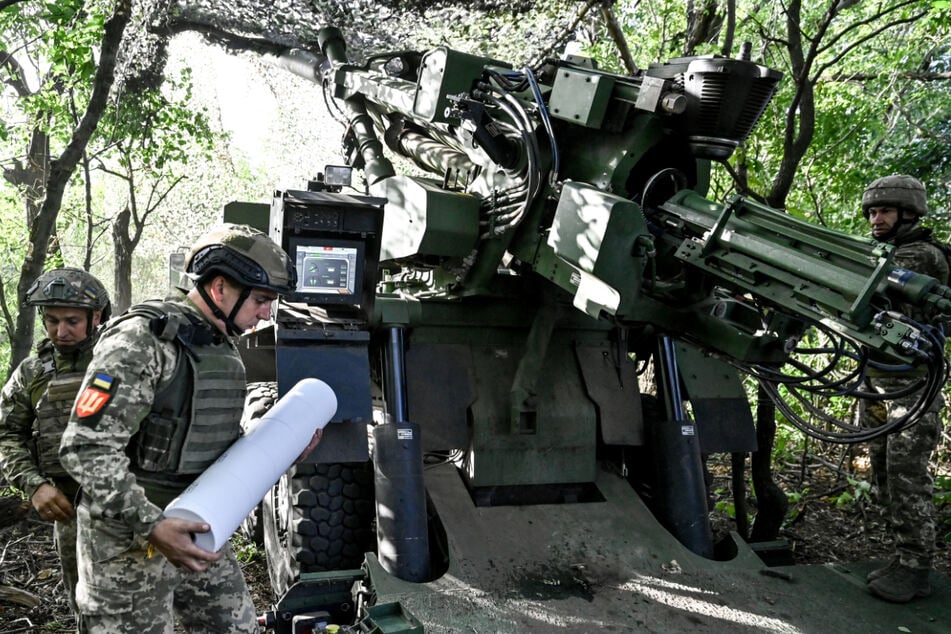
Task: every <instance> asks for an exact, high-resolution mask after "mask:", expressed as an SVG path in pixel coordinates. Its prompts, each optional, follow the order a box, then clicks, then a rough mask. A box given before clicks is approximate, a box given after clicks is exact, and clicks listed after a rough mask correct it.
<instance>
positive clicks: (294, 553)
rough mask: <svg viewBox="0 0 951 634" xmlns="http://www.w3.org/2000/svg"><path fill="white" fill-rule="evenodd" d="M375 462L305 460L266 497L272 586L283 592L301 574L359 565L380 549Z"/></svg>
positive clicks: (266, 525)
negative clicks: (375, 501) (378, 542)
mask: <svg viewBox="0 0 951 634" xmlns="http://www.w3.org/2000/svg"><path fill="white" fill-rule="evenodd" d="M375 514H376V509H375V505H374V499H373V469H372V466H371V463H369V462H366V463H337V464H300V465H296V466H294V467H291V468H290V469H289V470H288V472H287V473H285V474H284V475H283V476H281V480H280V482H278V483H277V484H276V485H275V486H274V487H273V488H272V489H271V491H270V493H269V494H268V495H267V496H266V497H265V498H264V509H263V513H262V519H263V520H264V521H263V524H264V547H265V552H266V554H267V564H268V566H267V567H268V575H269V576H270V579H271V587H272V588H273V589H274V592H275V593H276V595H277V596H278V597H280V596H282V595H283V594H284V593H285V592H286V591H287V589H288V588H289V587H290V586H291V585H292V584H293V583H294V582H295V581H296V580H297V579H298V578H299V577H300V575H301V573H306V572H320V571H324V570H344V569H353V568H359V567H360V566H361V565H362V564H363V558H364V554H365V553H366V552H368V551H374V550H375V549H376V538H375V534H374V531H373V521H374V517H375Z"/></svg>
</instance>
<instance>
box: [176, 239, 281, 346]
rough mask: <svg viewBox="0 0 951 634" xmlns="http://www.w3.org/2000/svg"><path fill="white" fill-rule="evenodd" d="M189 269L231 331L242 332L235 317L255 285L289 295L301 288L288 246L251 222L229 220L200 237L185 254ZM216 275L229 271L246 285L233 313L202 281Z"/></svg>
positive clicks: (198, 288)
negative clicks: (259, 229)
mask: <svg viewBox="0 0 951 634" xmlns="http://www.w3.org/2000/svg"><path fill="white" fill-rule="evenodd" d="M185 272H186V273H187V274H188V276H189V277H190V278H191V279H192V280H194V281H195V289H196V290H197V291H198V294H199V295H201V298H202V299H203V300H204V302H205V304H207V306H208V308H209V309H210V310H211V312H212V314H213V315H214V316H215V317H217V318H218V319H220V320H221V321H222V322H223V323H224V325H225V328H226V330H227V332H228V334H229V335H238V334H241V329H240V328H239V327H238V325H237V324H236V323H235V318H236V317H237V315H238V311H240V310H241V306H242V305H243V304H244V302H245V300H247V298H248V296H249V295H250V294H251V289H253V288H264V289H267V290H270V291H274V292H275V293H277V294H279V295H286V294H288V293H291V292H293V291H294V289H295V288H297V268H296V267H295V266H294V263H293V262H292V261H291V259H290V258H289V257H288V256H287V254H286V253H285V252H284V250H283V249H281V247H279V246H278V245H277V244H275V243H274V241H273V240H271V238H269V237H268V236H267V234H265V233H263V232H261V231H258V230H257V229H254V228H252V227H249V226H247V225H237V224H231V223H225V224H222V225H219V226H217V227H215V228H213V229H211V230H210V231H209V232H208V233H206V234H204V235H203V236H201V237H200V238H198V240H197V241H196V242H195V244H194V245H192V248H191V250H190V251H189V252H188V256H187V257H186V258H185ZM214 275H225V276H227V277H229V278H231V279H232V280H234V281H235V282H236V283H238V284H240V285H241V286H242V290H241V294H240V295H239V296H238V300H237V301H236V302H235V304H234V307H233V308H232V310H231V314H230V315H225V313H224V311H223V310H222V309H221V307H220V306H218V304H216V303H215V301H214V300H213V299H212V297H211V295H209V293H208V290H207V289H206V288H205V286H204V284H202V282H204V281H205V280H207V279H209V278H210V277H212V276H214Z"/></svg>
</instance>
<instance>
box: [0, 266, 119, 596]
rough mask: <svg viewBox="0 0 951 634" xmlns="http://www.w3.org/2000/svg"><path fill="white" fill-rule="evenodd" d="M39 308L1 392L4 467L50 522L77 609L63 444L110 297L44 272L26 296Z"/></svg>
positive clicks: (70, 491) (72, 492)
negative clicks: (37, 322)
mask: <svg viewBox="0 0 951 634" xmlns="http://www.w3.org/2000/svg"><path fill="white" fill-rule="evenodd" d="M23 300H24V302H25V304H26V305H28V306H35V307H36V308H37V309H39V312H40V316H41V318H42V320H43V327H44V328H45V330H46V338H44V339H43V340H42V341H41V342H40V343H39V345H38V346H37V351H36V354H35V355H34V356H31V357H28V358H27V359H25V360H24V361H23V362H22V363H20V365H19V366H17V368H16V370H14V371H13V374H11V375H10V378H9V380H8V381H7V383H6V385H4V387H3V392H2V393H0V467H2V469H3V474H4V476H5V477H6V478H7V481H9V482H10V483H12V484H13V485H14V486H15V487H17V488H18V489H20V490H21V491H23V492H24V493H26V494H27V495H28V496H29V498H30V502H31V503H32V505H33V508H35V509H36V511H37V513H39V515H40V517H41V518H43V519H44V520H47V521H51V522H53V523H54V524H53V536H54V540H55V542H56V551H57V553H58V554H59V558H60V562H61V564H62V567H63V582H64V584H65V586H66V589H67V595H68V597H69V601H70V605H71V607H73V609H74V611H75V608H76V606H75V603H74V598H75V596H74V595H75V587H76V580H77V571H76V547H75V544H76V522H75V521H74V517H75V509H74V508H73V502H74V500H75V497H76V494H77V492H78V490H79V486H78V485H77V484H76V481H75V480H73V478H71V477H70V476H69V475H68V474H67V473H66V471H65V469H63V466H62V465H61V464H60V461H59V455H58V452H59V444H60V440H61V438H62V436H63V431H64V430H65V429H66V423H67V421H68V420H69V413H70V411H71V410H72V405H73V401H74V400H75V398H76V394H77V392H78V391H79V386H80V384H81V383H82V379H83V374H84V373H85V370H86V366H87V365H88V364H89V360H90V359H91V358H92V350H93V346H94V344H95V342H96V339H97V337H98V329H99V325H100V324H101V323H104V322H105V321H106V320H107V319H108V318H109V313H110V310H111V308H110V302H109V293H108V292H107V291H106V289H105V287H104V286H103V285H102V283H101V282H100V281H99V280H98V279H96V278H95V277H94V276H93V275H91V274H89V273H87V272H86V271H84V270H82V269H75V268H59V269H52V270H49V271H47V272H45V273H43V274H42V275H41V276H40V277H38V278H37V279H36V281H35V282H33V285H32V286H30V289H29V290H28V291H27V293H26V296H25V297H24V298H23Z"/></svg>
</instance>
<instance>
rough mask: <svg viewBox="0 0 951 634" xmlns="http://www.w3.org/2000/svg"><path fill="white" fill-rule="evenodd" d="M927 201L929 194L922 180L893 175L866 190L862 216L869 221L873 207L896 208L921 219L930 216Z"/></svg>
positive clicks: (905, 175) (863, 198) (884, 177)
mask: <svg viewBox="0 0 951 634" xmlns="http://www.w3.org/2000/svg"><path fill="white" fill-rule="evenodd" d="M927 201H928V194H927V192H926V191H925V186H924V185H923V184H922V182H921V181H920V180H918V179H917V178H915V177H914V176H908V175H907V174H892V175H891V176H883V177H881V178H877V179H875V180H874V181H872V182H871V184H870V185H869V186H868V187H867V188H866V189H865V193H863V194H862V215H864V216H865V219H866V220H867V219H868V210H869V209H871V208H872V207H895V208H896V209H903V210H905V211H909V212H911V213H913V214H915V215H916V216H918V217H919V218H921V217H923V216H926V215H928V202H927Z"/></svg>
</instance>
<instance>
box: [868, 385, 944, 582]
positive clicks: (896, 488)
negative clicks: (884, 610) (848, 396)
mask: <svg viewBox="0 0 951 634" xmlns="http://www.w3.org/2000/svg"><path fill="white" fill-rule="evenodd" d="M915 380H916V379H915V378H909V377H875V378H872V379H870V382H871V384H872V388H873V389H874V390H875V391H877V392H894V391H896V390H899V389H902V388H904V387H906V386H909V385H911V384H912V383H914V382H915ZM916 396H917V394H912V395H909V396H905V397H901V398H898V399H895V400H893V401H887V402H885V403H882V402H878V403H872V402H870V403H865V404H864V407H863V412H862V415H863V416H864V418H865V424H866V425H882V424H885V422H887V421H892V420H896V419H898V418H900V417H901V416H904V415H905V413H906V412H908V410H909V408H910V407H912V406H913V405H914V403H915V400H916ZM943 406H944V396H943V395H941V394H939V395H938V397H937V398H936V399H935V401H934V402H933V403H932V404H931V407H930V408H928V410H927V411H926V412H925V413H924V414H922V415H921V417H920V418H919V419H918V422H917V423H915V424H914V425H912V426H911V427H910V428H908V429H906V430H905V431H902V432H898V433H893V434H888V435H887V436H885V437H882V438H877V439H876V440H873V441H871V442H870V443H869V453H870V457H871V463H872V481H873V484H874V485H875V487H876V489H877V490H878V494H879V499H880V501H881V503H882V506H883V508H884V511H885V516H886V518H887V520H888V525H889V528H890V530H891V532H892V536H893V538H894V540H895V554H896V555H897V556H898V558H899V560H900V561H901V563H902V564H903V565H905V566H909V567H912V568H925V567H930V565H931V559H932V555H933V552H934V545H935V507H934V501H933V498H932V496H933V490H934V478H933V477H932V475H931V472H930V470H929V467H928V463H929V462H930V460H931V454H932V453H933V452H934V449H935V447H936V446H937V444H938V438H939V436H940V435H941V417H940V411H941V408H942V407H943Z"/></svg>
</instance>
